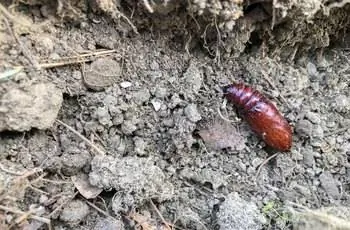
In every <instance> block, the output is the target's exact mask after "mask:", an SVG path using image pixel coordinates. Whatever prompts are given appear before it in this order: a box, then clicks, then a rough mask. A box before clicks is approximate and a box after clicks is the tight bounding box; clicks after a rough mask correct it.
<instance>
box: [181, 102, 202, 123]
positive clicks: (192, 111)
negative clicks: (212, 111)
mask: <svg viewBox="0 0 350 230" xmlns="http://www.w3.org/2000/svg"><path fill="white" fill-rule="evenodd" d="M185 115H186V117H187V118H188V119H189V120H190V121H192V122H197V121H200V120H201V119H202V117H201V115H200V113H199V112H198V109H197V105H195V104H190V105H188V106H186V108H185Z"/></svg>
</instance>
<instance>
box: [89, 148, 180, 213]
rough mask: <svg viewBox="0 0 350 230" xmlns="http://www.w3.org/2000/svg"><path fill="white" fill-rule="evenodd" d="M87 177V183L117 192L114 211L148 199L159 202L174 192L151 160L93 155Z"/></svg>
mask: <svg viewBox="0 0 350 230" xmlns="http://www.w3.org/2000/svg"><path fill="white" fill-rule="evenodd" d="M89 180H90V183H91V185H94V186H97V187H99V188H103V189H105V190H110V189H115V190H116V191H118V194H119V195H118V196H119V197H116V198H115V199H114V200H113V207H114V208H113V210H114V211H115V212H116V213H118V211H121V210H124V209H127V208H130V207H134V206H135V205H141V204H142V203H143V202H147V201H148V200H149V199H151V198H152V199H157V200H158V201H159V202H163V201H165V200H168V199H170V198H172V197H173V192H174V191H173V190H174V186H173V185H172V184H171V183H170V182H169V180H168V179H167V178H166V176H165V175H164V173H163V171H162V170H161V169H160V168H159V167H158V166H156V165H154V163H153V161H150V160H149V159H146V158H139V157H123V158H114V157H112V156H100V155H99V156H95V158H94V159H93V160H92V162H91V172H90V174H89Z"/></svg>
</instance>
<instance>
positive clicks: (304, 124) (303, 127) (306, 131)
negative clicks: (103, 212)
mask: <svg viewBox="0 0 350 230" xmlns="http://www.w3.org/2000/svg"><path fill="white" fill-rule="evenodd" d="M295 132H296V133H298V134H299V135H300V136H301V137H310V136H311V133H312V124H311V122H310V121H308V120H300V121H298V122H297V123H296V125H295Z"/></svg>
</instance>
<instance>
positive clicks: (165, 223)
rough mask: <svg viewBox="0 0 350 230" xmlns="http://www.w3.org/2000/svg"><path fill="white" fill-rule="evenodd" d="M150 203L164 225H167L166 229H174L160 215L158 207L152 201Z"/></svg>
mask: <svg viewBox="0 0 350 230" xmlns="http://www.w3.org/2000/svg"><path fill="white" fill-rule="evenodd" d="M150 203H151V205H152V207H153V209H154V211H156V213H157V214H158V216H159V218H160V219H161V220H162V222H163V224H164V225H165V229H167V230H171V229H172V228H171V227H170V226H169V224H168V222H167V221H166V220H165V219H164V217H163V215H162V214H161V213H160V211H159V210H158V208H157V206H156V205H155V204H154V203H153V201H152V200H150Z"/></svg>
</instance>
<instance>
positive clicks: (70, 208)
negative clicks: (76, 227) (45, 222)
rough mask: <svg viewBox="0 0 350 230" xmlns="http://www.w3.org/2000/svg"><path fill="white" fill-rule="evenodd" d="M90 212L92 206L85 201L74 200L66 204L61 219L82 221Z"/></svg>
mask: <svg viewBox="0 0 350 230" xmlns="http://www.w3.org/2000/svg"><path fill="white" fill-rule="evenodd" d="M89 212H90V208H89V206H88V205H87V204H86V203H85V202H83V201H80V200H73V201H71V202H69V203H68V204H67V205H66V206H64V209H63V211H62V213H61V215H60V219H61V220H63V221H66V222H80V221H82V220H83V219H84V218H85V217H86V216H87V215H88V214H89Z"/></svg>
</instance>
